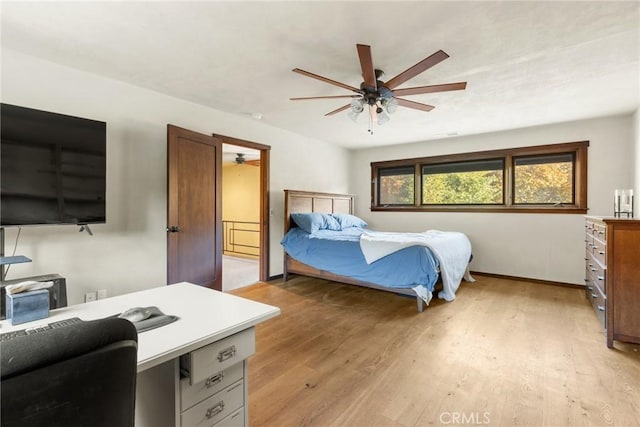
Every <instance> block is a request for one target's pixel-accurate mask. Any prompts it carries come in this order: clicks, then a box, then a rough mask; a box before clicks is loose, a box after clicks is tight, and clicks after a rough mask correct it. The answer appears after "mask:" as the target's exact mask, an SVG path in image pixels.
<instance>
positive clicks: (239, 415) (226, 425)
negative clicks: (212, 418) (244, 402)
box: [215, 406, 245, 427]
mask: <svg viewBox="0 0 640 427" xmlns="http://www.w3.org/2000/svg"><path fill="white" fill-rule="evenodd" d="M215 427H245V423H244V406H243V407H242V408H240V409H238V410H237V411H234V413H233V414H231V415H229V416H228V417H227V418H225V419H224V420H222V421H220V422H219V423H218V424H216V426H215Z"/></svg>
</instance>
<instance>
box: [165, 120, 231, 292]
mask: <svg viewBox="0 0 640 427" xmlns="http://www.w3.org/2000/svg"><path fill="white" fill-rule="evenodd" d="M221 172H222V141H221V140H220V139H219V138H216V137H213V136H209V135H203V134H200V133H197V132H193V131H190V130H187V129H181V128H179V127H176V126H173V125H168V127H167V283H168V284H172V283H177V282H191V283H195V284H198V285H202V286H206V287H209V288H213V289H217V290H222V210H221V201H220V200H221V197H220V196H221V193H220V185H221Z"/></svg>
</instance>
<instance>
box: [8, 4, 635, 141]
mask: <svg viewBox="0 0 640 427" xmlns="http://www.w3.org/2000/svg"><path fill="white" fill-rule="evenodd" d="M639 5H640V3H638V2H637V1H627V2H607V1H594V2H576V1H573V2H521V1H518V2H507V1H503V2H451V1H442V2H437V1H425V2H398V1H386V2H360V1H350V2H334V1H331V2H319V1H318V2H207V1H200V2H181V1H173V2H154V3H151V2H110V1H107V2H90V1H85V2H68V3H67V2H57V1H56V2H10V1H3V2H2V6H1V7H2V9H1V13H2V44H3V45H4V46H6V47H8V48H11V49H14V50H17V51H22V52H24V53H27V54H31V55H34V56H38V57H42V58H45V59H48V60H51V61H54V62H58V63H61V64H65V65H68V66H71V67H75V68H79V69H82V70H86V71H89V72H92V73H95V74H100V75H104V76H107V77H110V78H114V79H119V80H122V81H126V82H129V83H132V84H135V85H138V86H141V87H145V88H148V89H152V90H155V91H159V92H163V93H166V94H169V95H172V96H175V97H179V98H183V99H186V100H190V101H193V102H196V103H199V104H203V105H208V106H211V107H213V108H217V109H219V110H223V111H226V112H229V113H232V114H238V115H245V116H247V117H251V113H260V114H262V116H263V117H262V122H264V123H266V124H269V125H273V126H275V127H279V128H283V129H287V130H290V131H292V132H295V133H298V134H301V135H307V136H309V137H313V138H317V139H321V140H325V141H328V142H331V143H335V144H338V145H341V146H344V147H349V148H361V147H372V146H378V145H385V144H397V143H403V142H413V141H424V140H430V139H439V138H443V137H446V136H447V135H451V134H457V135H469V134H474V133H483V132H490V131H498V130H504V129H510V128H518V127H524V126H533V125H539V124H546V123H554V122H562V121H568V120H576V119H582V118H590V117H597V116H605V115H613V114H619V113H626V112H632V111H634V110H635V109H637V108H638V105H639V98H640V95H639V92H640V88H639V84H640V83H639V81H640V65H639V56H640V42H639V40H640V25H639V21H640V11H639V7H640V6H639ZM357 43H362V44H368V45H371V46H372V52H373V60H374V66H375V67H376V68H381V69H382V70H384V71H385V72H386V76H385V78H383V80H385V79H389V78H391V77H393V76H395V75H397V74H399V73H400V72H402V71H404V70H405V69H407V68H409V67H411V66H412V65H414V64H416V63H417V62H419V61H420V60H422V59H423V58H425V57H427V56H429V55H431V54H432V53H434V52H436V51H437V50H439V49H442V50H444V51H445V52H447V53H448V54H449V55H450V58H448V59H447V60H445V61H443V62H441V63H440V64H438V65H436V66H435V67H433V68H431V69H429V70H427V71H426V72H424V73H423V74H421V75H419V76H417V77H415V78H414V79H412V80H410V81H408V82H406V83H404V84H403V85H401V86H400V87H413V86H424V85H432V84H439V83H450V82H458V81H467V82H468V85H467V89H466V90H464V91H454V92H444V93H437V94H427V95H417V96H410V97H407V98H408V99H411V100H414V101H418V102H423V103H427V104H431V105H434V106H435V107H436V108H435V109H434V110H433V111H431V112H428V113H426V112H421V111H416V110H411V109H408V108H403V107H400V108H398V111H397V112H396V113H395V114H393V115H392V116H391V121H390V122H388V123H386V124H385V125H383V126H380V127H376V128H375V134H374V135H373V136H370V135H369V134H368V133H367V129H368V121H367V120H366V117H364V115H363V117H360V119H359V122H358V123H353V122H352V121H351V120H350V119H349V118H348V116H347V112H342V113H340V114H337V115H335V116H329V117H325V116H324V114H325V113H327V112H329V111H332V110H334V109H336V108H338V107H340V106H342V105H344V104H346V103H347V102H346V100H341V99H337V100H335V99H334V100H313V101H290V100H289V98H290V97H300V96H320V95H348V94H350V93H349V92H348V91H346V90H344V89H341V88H339V87H335V86H332V85H329V84H326V83H323V82H320V81H318V80H314V79H311V78H308V77H305V76H301V75H299V74H296V73H293V72H292V71H291V70H292V69H293V68H296V67H298V68H302V69H304V70H307V71H310V72H313V73H315V74H319V75H322V76H325V77H328V78H330V79H333V80H337V81H340V82H343V83H345V84H348V85H350V86H359V84H360V82H361V81H362V78H361V76H360V66H359V62H358V56H357V53H356V48H355V45H356V44H357Z"/></svg>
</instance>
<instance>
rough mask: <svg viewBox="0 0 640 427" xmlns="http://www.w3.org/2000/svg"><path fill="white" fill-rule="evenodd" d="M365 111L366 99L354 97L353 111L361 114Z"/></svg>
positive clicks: (352, 102)
mask: <svg viewBox="0 0 640 427" xmlns="http://www.w3.org/2000/svg"><path fill="white" fill-rule="evenodd" d="M362 111H364V100H362V99H358V98H356V99H354V100H352V101H351V112H352V113H355V114H360V113H362Z"/></svg>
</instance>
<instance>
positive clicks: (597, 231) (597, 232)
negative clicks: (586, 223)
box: [593, 222, 607, 241]
mask: <svg viewBox="0 0 640 427" xmlns="http://www.w3.org/2000/svg"><path fill="white" fill-rule="evenodd" d="M593 235H594V236H595V237H597V238H598V239H600V240H602V241H606V240H607V226H606V225H605V224H600V223H597V222H596V223H594V224H593Z"/></svg>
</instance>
